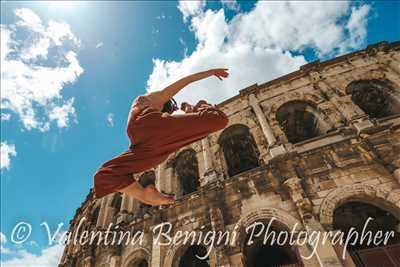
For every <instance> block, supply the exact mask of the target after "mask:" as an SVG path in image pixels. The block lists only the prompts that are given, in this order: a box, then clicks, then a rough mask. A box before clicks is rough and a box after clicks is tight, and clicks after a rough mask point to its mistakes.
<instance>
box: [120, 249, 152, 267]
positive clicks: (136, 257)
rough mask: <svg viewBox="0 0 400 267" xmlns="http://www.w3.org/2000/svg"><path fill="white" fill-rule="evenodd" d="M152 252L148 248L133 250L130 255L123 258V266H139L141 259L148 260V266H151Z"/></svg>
mask: <svg viewBox="0 0 400 267" xmlns="http://www.w3.org/2000/svg"><path fill="white" fill-rule="evenodd" d="M150 255H151V253H150V251H149V250H148V249H146V248H143V247H141V248H137V249H135V250H133V251H132V252H131V253H129V255H128V256H127V257H126V258H125V259H124V260H123V262H122V264H121V267H139V266H135V264H136V265H138V264H139V263H140V262H141V261H143V260H146V261H147V263H148V266H149V267H150V266H151V257H150Z"/></svg>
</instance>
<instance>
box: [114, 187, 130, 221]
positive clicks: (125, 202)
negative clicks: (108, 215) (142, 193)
mask: <svg viewBox="0 0 400 267" xmlns="http://www.w3.org/2000/svg"><path fill="white" fill-rule="evenodd" d="M129 198H130V197H129V196H128V195H127V194H122V202H121V210H120V212H119V216H118V218H117V223H120V222H126V221H127V219H128V218H127V217H128V210H129Z"/></svg>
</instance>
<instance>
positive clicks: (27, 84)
mask: <svg viewBox="0 0 400 267" xmlns="http://www.w3.org/2000/svg"><path fill="white" fill-rule="evenodd" d="M15 14H16V16H17V18H18V20H17V22H16V23H15V24H9V25H1V65H2V68H1V102H0V104H1V108H2V109H8V110H11V111H13V112H15V113H16V114H17V115H18V116H19V118H20V119H21V121H22V124H23V126H24V128H25V129H28V130H30V129H34V128H36V129H39V130H41V131H46V130H48V129H49V127H50V122H51V121H55V122H56V125H57V126H58V127H67V126H68V123H69V122H70V121H71V119H70V117H75V116H76V115H75V109H74V108H73V107H72V102H73V99H64V98H63V96H62V94H61V93H62V90H63V89H64V86H65V85H66V84H68V83H69V84H71V83H74V82H75V81H76V80H77V78H78V77H79V76H80V75H81V74H82V73H83V68H82V67H81V66H80V64H79V61H78V58H77V53H76V52H77V50H78V49H79V46H80V41H79V40H78V38H76V37H75V35H74V34H73V33H72V31H71V29H70V26H69V25H68V24H66V23H64V22H56V21H49V22H48V23H47V25H46V24H44V22H43V21H42V20H41V19H40V17H39V16H38V15H37V14H35V13H34V12H33V11H32V10H30V9H27V8H22V9H17V10H16V11H15ZM21 33H25V34H21ZM21 36H24V38H22V39H21Z"/></svg>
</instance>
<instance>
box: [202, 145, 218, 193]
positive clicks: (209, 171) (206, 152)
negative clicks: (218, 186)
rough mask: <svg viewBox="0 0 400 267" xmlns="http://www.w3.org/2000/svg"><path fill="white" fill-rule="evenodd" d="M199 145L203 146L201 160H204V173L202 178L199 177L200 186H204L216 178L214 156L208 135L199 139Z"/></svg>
mask: <svg viewBox="0 0 400 267" xmlns="http://www.w3.org/2000/svg"><path fill="white" fill-rule="evenodd" d="M201 146H202V148H203V160H204V173H203V179H201V181H200V182H201V186H204V185H205V184H207V183H208V182H212V181H214V180H215V179H217V172H216V171H215V167H214V161H215V157H214V154H213V153H212V151H211V149H210V143H209V141H208V137H205V138H203V139H201Z"/></svg>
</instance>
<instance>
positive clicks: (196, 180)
mask: <svg viewBox="0 0 400 267" xmlns="http://www.w3.org/2000/svg"><path fill="white" fill-rule="evenodd" d="M173 169H174V173H175V175H176V178H177V180H178V183H179V184H180V189H181V191H182V195H186V194H190V193H193V192H195V191H197V190H198V189H199V187H200V176H199V163H198V160H197V153H196V151H195V150H194V149H192V148H188V149H185V150H183V151H181V152H180V153H179V154H178V155H177V156H176V158H175V159H174V161H173Z"/></svg>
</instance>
